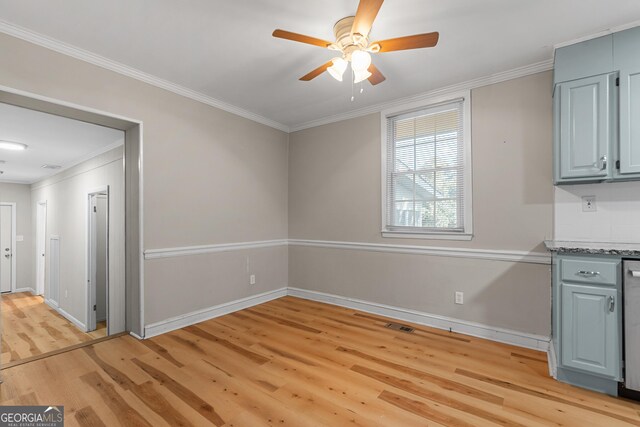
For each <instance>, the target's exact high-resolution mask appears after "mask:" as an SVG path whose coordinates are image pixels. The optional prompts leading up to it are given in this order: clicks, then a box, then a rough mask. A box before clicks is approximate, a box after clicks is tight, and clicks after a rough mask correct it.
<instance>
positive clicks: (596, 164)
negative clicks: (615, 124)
mask: <svg viewBox="0 0 640 427" xmlns="http://www.w3.org/2000/svg"><path fill="white" fill-rule="evenodd" d="M614 78H615V77H614V76H613V75H612V74H605V75H600V76H594V77H588V78H583V79H579V80H572V81H569V82H565V83H560V84H558V85H557V87H556V90H555V97H554V98H555V99H554V102H555V120H554V122H555V127H556V130H555V131H556V147H555V148H556V153H555V156H554V157H555V159H556V164H555V181H556V183H561V182H566V181H572V182H577V181H594V180H604V179H608V178H611V177H612V174H613V172H612V170H613V168H612V165H611V158H612V154H613V151H612V144H611V135H612V123H611V119H612V115H611V112H612V109H613V108H614V106H615V104H614V102H615V98H614V94H613V93H612V91H611V84H612V83H613V84H615V80H614Z"/></svg>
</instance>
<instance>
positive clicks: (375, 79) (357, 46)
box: [273, 0, 439, 85]
mask: <svg viewBox="0 0 640 427" xmlns="http://www.w3.org/2000/svg"><path fill="white" fill-rule="evenodd" d="M383 1H384V0H360V4H359V5H358V10H357V12H356V16H347V17H346V18H342V19H341V20H339V21H338V22H336V24H335V25H334V27H333V33H334V35H335V37H336V41H335V42H330V41H326V40H322V39H318V38H315V37H310V36H305V35H303V34H297V33H292V32H290V31H285V30H275V31H274V32H273V37H278V38H281V39H287V40H292V41H296V42H300V43H306V44H310V45H314V46H320V47H323V48H327V49H331V50H335V51H337V52H340V53H341V56H336V57H335V58H333V59H332V60H331V61H328V62H326V63H324V64H322V65H321V66H319V67H318V68H316V69H315V70H313V71H311V72H310V73H308V74H305V75H304V76H302V77H300V80H302V81H309V80H312V79H314V78H316V77H318V76H319V75H320V74H322V73H324V72H325V71H328V72H329V74H331V76H332V77H333V78H335V79H336V80H338V81H342V76H343V74H344V72H345V70H346V69H347V65H348V64H349V62H350V63H351V69H352V70H353V74H354V83H360V82H362V81H364V80H369V82H370V83H371V84H372V85H377V84H378V83H382V82H383V81H384V80H385V77H384V76H383V75H382V73H381V72H380V70H378V68H376V66H375V65H373V64H372V63H371V55H370V53H379V52H380V53H382V52H393V51H397V50H407V49H420V48H425V47H433V46H435V45H436V44H438V38H439V34H438V33H437V32H433V33H425V34H416V35H413V36H406V37H398V38H394V39H388V40H379V41H375V42H370V41H369V32H370V31H371V26H372V25H373V21H374V20H375V19H376V16H377V15H378V11H379V10H380V7H381V6H382V3H383Z"/></svg>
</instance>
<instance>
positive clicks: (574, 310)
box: [560, 283, 622, 381]
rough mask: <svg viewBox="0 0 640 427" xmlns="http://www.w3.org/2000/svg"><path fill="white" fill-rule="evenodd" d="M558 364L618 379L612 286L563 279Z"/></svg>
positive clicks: (616, 305) (615, 303)
mask: <svg viewBox="0 0 640 427" xmlns="http://www.w3.org/2000/svg"><path fill="white" fill-rule="evenodd" d="M561 286H562V320H561V321H562V325H561V331H560V334H561V336H560V340H561V365H562V366H564V367H567V368H573V369H579V370H581V371H583V372H589V373H593V374H596V375H601V376H605V377H610V378H612V379H614V380H616V381H618V380H620V360H621V358H622V357H621V354H620V351H619V349H620V331H619V330H618V310H619V307H620V301H619V300H618V295H617V290H616V288H615V287H597V286H587V285H577V284H569V283H562V285H561Z"/></svg>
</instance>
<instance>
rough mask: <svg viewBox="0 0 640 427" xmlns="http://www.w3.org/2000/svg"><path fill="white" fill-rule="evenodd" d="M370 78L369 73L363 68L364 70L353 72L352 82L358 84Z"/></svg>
mask: <svg viewBox="0 0 640 427" xmlns="http://www.w3.org/2000/svg"><path fill="white" fill-rule="evenodd" d="M369 77H371V73H370V72H369V71H368V70H367V69H366V68H365V69H364V70H355V69H354V70H353V82H354V83H360V82H363V81H365V80H367V79H368V78H369Z"/></svg>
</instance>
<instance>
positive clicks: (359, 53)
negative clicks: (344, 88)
mask: <svg viewBox="0 0 640 427" xmlns="http://www.w3.org/2000/svg"><path fill="white" fill-rule="evenodd" d="M370 66H371V55H369V52H365V51H364V50H354V51H353V53H352V54H351V68H353V71H355V72H358V71H366V70H367V69H368V68H369V67H370ZM369 75H371V74H369ZM356 83H357V82H356Z"/></svg>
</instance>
